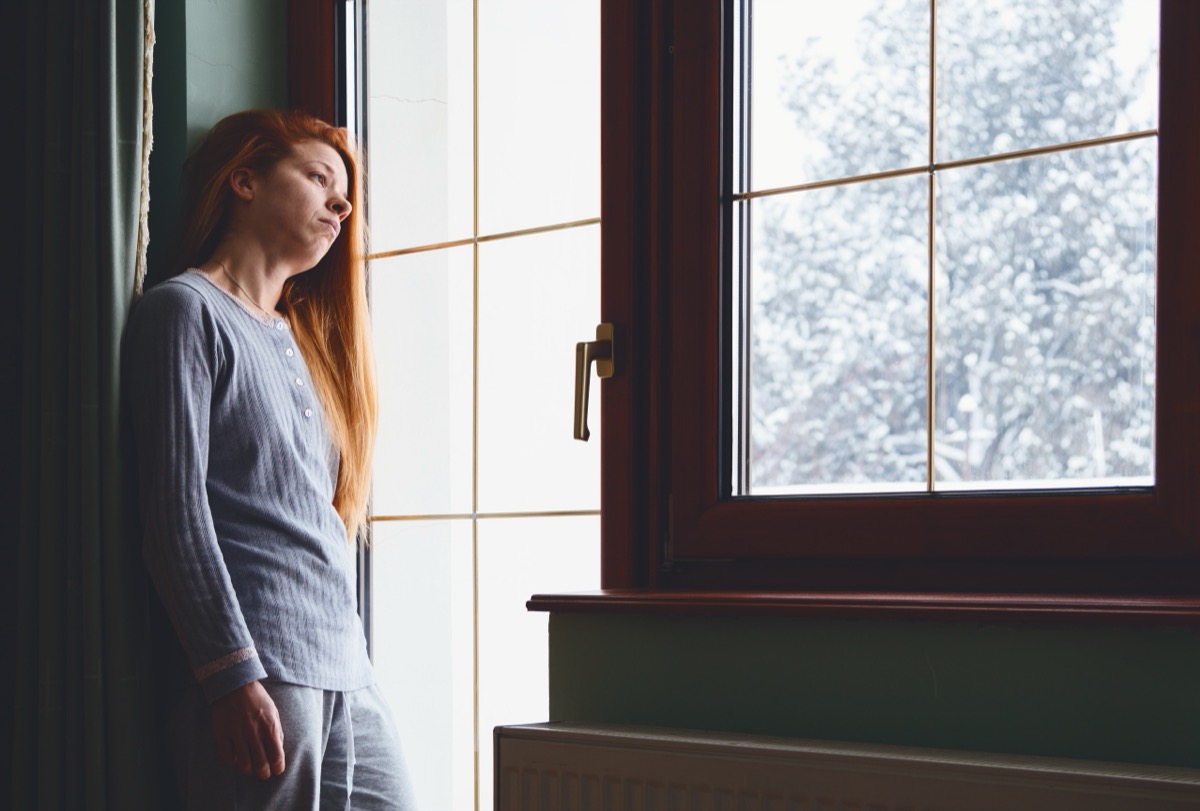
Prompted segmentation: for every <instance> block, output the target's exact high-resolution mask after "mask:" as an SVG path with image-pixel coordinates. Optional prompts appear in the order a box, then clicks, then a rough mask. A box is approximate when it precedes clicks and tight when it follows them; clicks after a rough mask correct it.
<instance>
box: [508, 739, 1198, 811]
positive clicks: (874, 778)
mask: <svg viewBox="0 0 1200 811" xmlns="http://www.w3.org/2000/svg"><path fill="white" fill-rule="evenodd" d="M495 744H496V745H495V750H494V751H495V758H496V763H495V773H494V774H495V781H496V791H495V807H496V808H497V809H498V810H499V811H655V810H657V809H662V810H663V811H668V810H669V811H735V810H736V811H760V810H761V811H1075V809H1078V810H1079V811H1159V810H1160V809H1161V810H1162V811H1168V809H1169V811H1184V809H1188V811H1200V770H1197V769H1182V768H1170V767H1157V766H1141V765H1137V764H1124V763H1102V762H1096V761H1085V760H1067V759H1059V758H1043V757H1023V756H1016V755H997V754H986V753H974V752H958V751H950V750H935V749H920V748H912V747H899V746H878V745H869V744H853V743H833V742H828V741H812V740H798V739H789V738H772V737H766V736H756V735H738V734H731V733H715V732H714V733H707V732H697V731H689V730H675V729H655V728H647V727H621V726H608V725H586V724H553V723H551V724H530V725H524V726H505V727H497V728H496V730H495Z"/></svg>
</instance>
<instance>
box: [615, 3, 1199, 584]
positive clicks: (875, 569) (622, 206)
mask: <svg viewBox="0 0 1200 811" xmlns="http://www.w3.org/2000/svg"><path fill="white" fill-rule="evenodd" d="M895 5H897V4H895V3H891V4H889V7H891V6H895ZM921 5H923V6H925V5H926V4H925V3H922V4H921ZM944 5H945V6H947V7H950V6H951V5H952V4H951V3H950V2H949V1H948V0H945V2H944ZM957 5H961V4H957ZM972 5H974V6H986V7H988V8H992V7H996V6H997V4H996V3H989V4H972ZM650 6H651V7H649V8H646V7H642V8H632V7H627V6H626V5H625V4H619V3H618V4H614V5H613V7H612V8H611V9H608V8H606V23H605V27H604V34H603V36H604V38H605V39H604V41H605V54H606V55H608V54H610V53H614V54H616V53H621V46H620V45H618V43H617V40H621V41H623V42H624V43H625V46H626V47H627V48H628V49H630V50H631V51H632V52H633V53H636V54H638V58H637V59H630V58H629V57H628V55H627V54H626V55H625V58H624V60H623V61H621V62H620V63H619V64H618V60H616V59H614V60H613V61H612V62H606V64H605V67H604V78H605V88H604V93H605V99H606V107H605V110H606V113H605V125H606V127H607V128H608V129H607V130H606V132H605V143H604V166H605V181H604V182H605V199H604V221H605V235H604V255H605V257H606V259H605V266H604V282H603V283H604V292H605V298H604V315H603V318H604V320H605V321H612V322H614V323H615V324H616V325H617V329H618V335H620V334H622V333H624V334H626V335H627V336H629V340H628V341H626V342H624V344H626V345H629V344H633V345H635V346H637V347H638V348H637V349H635V350H626V351H627V352H628V356H627V357H625V358H622V356H621V355H620V353H621V352H622V347H621V344H618V353H619V355H618V365H619V367H623V368H625V369H627V370H629V374H628V376H627V378H626V379H625V380H624V381H620V380H619V378H614V379H613V380H609V381H605V382H604V384H603V388H604V406H603V408H604V426H605V431H606V438H605V448H604V469H605V478H604V499H603V504H604V518H605V530H604V554H605V577H604V582H605V585H606V586H608V587H625V586H642V587H645V586H650V587H669V588H672V589H676V590H678V589H683V588H704V589H707V588H713V587H720V588H735V587H736V588H759V589H762V588H769V589H787V590H801V591H803V590H812V591H829V590H841V591H856V592H860V593H862V592H871V593H875V594H883V595H891V596H893V597H895V596H897V595H911V594H913V593H916V592H936V593H940V594H946V593H951V592H954V593H963V594H967V595H975V597H974V598H973V599H979V595H981V594H983V593H1006V594H1012V593H1026V594H1032V593H1040V594H1054V595H1060V596H1061V595H1063V594H1078V593H1084V594H1100V595H1103V594H1110V595H1111V594H1126V595H1128V594H1149V595H1164V594H1184V595H1186V594H1192V593H1194V592H1195V585H1194V584H1195V583H1196V582H1200V581H1197V579H1196V574H1197V559H1198V557H1200V533H1198V532H1197V514H1196V505H1195V501H1196V499H1195V498H1194V497H1193V496H1192V494H1193V493H1194V492H1195V488H1196V484H1197V481H1198V479H1197V469H1196V453H1195V451H1196V450H1197V448H1195V446H1194V444H1193V440H1192V439H1191V437H1192V436H1194V435H1195V430H1196V427H1197V426H1196V417H1195V416H1194V409H1192V408H1191V407H1190V406H1189V405H1188V403H1191V402H1195V401H1196V396H1197V395H1196V392H1195V390H1194V389H1193V385H1194V384H1193V383H1192V382H1191V381H1192V379H1194V378H1195V375H1194V374H1192V373H1191V372H1190V371H1189V370H1191V369H1195V368H1197V363H1198V361H1200V358H1197V357H1196V353H1197V350H1198V348H1200V347H1197V344H1196V342H1195V341H1194V340H1193V339H1191V338H1189V337H1187V336H1189V335H1191V334H1192V332H1193V331H1194V330H1195V325H1196V323H1197V316H1198V315H1200V313H1198V308H1200V298H1198V297H1197V290H1196V283H1195V281H1194V280H1192V279H1191V278H1189V276H1190V274H1189V273H1188V271H1187V267H1188V263H1189V261H1190V260H1189V259H1188V258H1187V257H1189V256H1193V255H1195V253H1196V250H1197V248H1198V247H1200V246H1198V245H1197V243H1196V237H1195V236H1194V235H1193V234H1192V228H1191V226H1190V225H1189V223H1190V222H1191V221H1192V220H1194V217H1195V211H1196V205H1195V203H1194V201H1193V199H1192V198H1193V197H1194V191H1193V190H1194V189H1195V188H1196V187H1197V184H1198V181H1200V178H1198V176H1197V161H1196V158H1195V157H1194V156H1193V155H1194V147H1193V146H1192V142H1193V141H1194V133H1195V131H1196V124H1197V121H1196V111H1197V109H1200V105H1198V104H1197V99H1196V98H1195V95H1196V90H1195V88H1194V86H1192V85H1191V84H1190V83H1188V82H1187V81H1186V77H1188V76H1191V75H1195V71H1196V70H1197V69H1198V68H1197V66H1196V64H1195V63H1194V62H1190V61H1189V60H1194V59H1195V57H1193V56H1191V54H1190V46H1189V45H1188V36H1187V34H1188V33H1190V34H1192V35H1194V34H1195V33H1197V26H1198V25H1200V17H1198V13H1197V10H1196V9H1195V8H1194V7H1193V6H1192V4H1188V3H1186V2H1177V0H1164V2H1162V3H1161V18H1162V40H1161V104H1160V115H1161V119H1160V124H1159V135H1158V148H1157V161H1158V172H1157V174H1158V181H1159V182H1158V197H1157V233H1156V234H1154V235H1149V236H1147V237H1146V240H1145V243H1146V244H1152V243H1154V240H1156V248H1157V270H1156V272H1157V297H1156V300H1155V304H1156V308H1157V312H1156V314H1155V317H1156V324H1155V326H1156V336H1157V337H1156V343H1155V358H1154V366H1155V368H1154V375H1155V385H1154V391H1155V398H1156V400H1155V405H1154V412H1153V413H1154V431H1155V439H1154V445H1153V448H1154V456H1153V462H1152V465H1151V464H1147V463H1145V462H1143V463H1142V464H1141V467H1138V468H1135V469H1133V470H1132V472H1130V473H1129V474H1128V477H1127V478H1126V477H1125V474H1124V473H1122V474H1121V475H1122V480H1121V481H1119V482H1117V484H1120V485H1122V486H1121V487H1113V486H1111V484H1112V483H1106V484H1104V485H1102V486H1096V485H1095V483H1094V482H1091V481H1088V482H1086V483H1082V482H1080V481H1073V482H1071V483H1070V484H1069V486H1067V487H1060V488H1058V489H1049V490H1046V489H1044V488H1042V489H1041V490H1039V491H1034V490H1031V489H1027V488H1026V486H1025V485H1024V484H1022V485H1021V487H1019V488H1010V487H1009V486H1008V485H1009V482H1008V480H1006V481H1005V482H1004V485H1003V486H996V485H995V483H993V484H992V485H991V486H989V487H988V488H987V489H988V490H989V491H990V492H977V491H975V490H973V489H971V488H969V487H963V486H958V487H948V488H945V491H936V490H934V491H933V492H931V491H930V488H929V487H928V486H927V481H928V479H929V478H930V475H929V471H928V470H925V471H923V474H924V475H923V476H916V477H914V479H915V483H916V485H917V487H916V488H914V489H916V490H917V491H918V492H916V493H894V492H892V493H888V494H885V495H869V496H864V495H853V496H849V495H847V496H843V495H836V496H835V495H829V494H826V493H822V494H815V495H811V496H808V497H806V498H802V499H800V498H795V497H791V496H788V497H784V496H763V495H755V494H754V488H753V487H752V486H751V487H748V488H744V489H743V490H742V491H741V492H747V491H748V492H749V495H746V496H735V495H734V494H735V493H736V492H738V490H737V489H736V488H737V484H738V482H737V476H736V471H737V470H738V465H737V464H735V463H734V461H733V458H732V453H731V451H730V450H729V449H732V448H734V447H735V446H736V444H737V442H738V441H739V440H741V439H742V438H743V437H742V435H740V434H739V432H738V430H737V426H738V423H737V421H736V419H735V416H736V409H735V405H737V404H738V403H737V401H736V398H735V397H733V396H732V392H733V391H735V390H736V389H735V387H734V386H733V381H734V380H735V373H736V372H738V371H739V367H738V364H737V362H736V361H737V358H738V355H737V353H736V352H735V349H736V342H735V341H733V340H732V339H731V337H729V336H732V335H734V334H735V333H734V331H732V330H730V331H728V332H727V331H726V330H725V327H726V326H727V325H729V324H731V323H733V322H734V321H735V319H736V316H737V315H738V312H737V310H736V309H735V304H736V302H737V295H736V294H737V293H738V292H739V291H740V290H741V287H740V286H739V285H738V284H737V283H736V281H735V280H736V278H737V277H736V275H735V274H734V273H733V272H732V271H733V268H735V267H736V262H735V260H736V259H737V258H738V257H737V251H736V250H735V248H734V246H735V242H734V240H732V239H731V235H732V234H734V233H735V229H734V225H736V224H737V223H736V222H735V218H734V209H735V208H736V206H735V205H734V204H733V202H732V200H733V199H734V196H733V195H734V191H735V188H734V186H733V182H734V178H735V177H736V174H737V172H736V170H738V169H739V168H740V167H739V166H738V165H737V163H736V162H735V160H734V159H733V154H734V150H733V149H731V145H732V144H733V142H735V141H736V139H737V138H738V137H739V132H738V130H737V129H736V128H735V127H733V126H732V124H733V123H734V122H735V121H736V118H735V117H734V116H733V115H732V112H731V111H732V110H734V109H735V108H734V107H733V102H734V100H735V99H736V98H737V95H738V94H739V93H741V92H743V91H744V88H742V87H741V86H740V85H739V84H738V83H737V82H736V81H735V76H736V73H735V71H734V70H733V67H734V63H735V60H736V58H737V55H738V49H737V45H738V42H737V41H736V40H735V37H734V32H735V30H736V23H737V19H736V15H735V9H736V5H735V4H734V3H732V2H720V0H708V1H707V2H705V3H703V4H699V3H687V4H681V3H678V2H668V1H667V0H663V2H658V3H653V4H650ZM926 7H927V8H928V6H926ZM925 13H926V15H928V13H929V12H928V11H926V12H925ZM629 31H633V32H638V33H636V34H629V33H628V32H629ZM623 32H624V33H623ZM639 36H640V37H642V39H641V40H639V39H638V37H639ZM639 42H641V43H643V47H642V49H641V50H639ZM922 47H923V48H925V49H928V45H925V46H922ZM622 110H624V111H626V112H625V113H624V114H622V112H621V111H622ZM610 111H612V113H611V114H610ZM1132 131H1137V128H1136V127H1135V128H1133V130H1132ZM917 140H918V142H919V141H920V139H919V138H918V139H917ZM1138 142H1143V143H1142V145H1141V146H1138V145H1136V144H1137V143H1138ZM1150 142H1152V139H1149V140H1148V139H1145V138H1139V139H1137V141H1134V140H1130V141H1124V140H1119V141H1118V142H1117V143H1114V144H1109V145H1106V146H1104V147H1099V146H1098V147H1096V149H1111V150H1115V151H1118V152H1120V151H1125V155H1126V156H1127V157H1123V158H1121V159H1120V160H1122V161H1125V162H1126V163H1128V164H1129V165H1131V166H1132V165H1134V164H1136V163H1137V162H1139V161H1140V162H1141V163H1142V164H1145V163H1146V161H1147V159H1146V158H1145V157H1144V154H1145V153H1144V152H1143V155H1142V156H1139V155H1138V153H1137V150H1138V149H1141V148H1143V147H1144V146H1145V145H1146V144H1147V143H1150ZM1003 148H1004V149H1006V150H1007V149H1008V148H1009V147H1003ZM1012 148H1024V145H1020V144H1018V145H1014V146H1013V147H1012ZM1129 150H1133V152H1132V153H1130V152H1129ZM1055 154H1058V153H1055ZM1093 154H1094V153H1093ZM1150 154H1153V150H1152V149H1151V152H1150ZM1076 157H1078V156H1076ZM1074 160H1075V158H1074V157H1068V156H1067V153H1063V154H1062V155H1060V156H1059V157H1057V158H1049V159H1047V160H1046V161H1043V162H1042V165H1043V166H1044V167H1046V168H1043V169H1040V170H1038V171H1040V172H1042V173H1043V174H1045V173H1047V172H1051V171H1053V172H1055V173H1058V174H1066V175H1070V176H1074V177H1076V178H1078V177H1081V176H1082V174H1083V172H1084V169H1083V168H1081V167H1079V166H1078V165H1072V161H1074ZM618 161H620V162H621V164H622V165H621V167H620V168H618V167H617V165H616V163H617V162H618ZM1152 163H1153V160H1152V159H1151V160H1150V164H1151V165H1152ZM906 165H907V164H906ZM988 165H989V166H991V165H992V164H990V163H989V164H988ZM629 166H636V167H641V168H642V169H644V171H643V172H642V173H641V174H637V175H635V176H634V177H630V176H629V172H628V169H627V167H629ZM1151 168H1152V166H1151ZM986 171H994V170H988V169H983V168H981V169H979V170H978V171H976V177H978V176H979V174H980V173H982V172H986ZM946 174H947V182H949V181H950V180H952V178H949V172H947V173H946ZM960 176H961V177H967V173H966V172H964V173H962V175H960ZM918 177H919V180H920V181H921V183H922V184H928V183H929V182H930V180H929V177H928V175H926V176H920V175H918ZM803 182H804V181H799V183H803ZM982 182H985V181H982V180H978V179H976V178H970V179H969V182H968V186H969V185H970V184H978V183H982ZM941 193H943V194H949V192H941ZM1122 193H1124V192H1122ZM610 205H611V206H612V208H611V209H610ZM1142 210H1143V211H1144V210H1145V207H1144V206H1143V207H1142ZM610 211H611V212H612V213H611V214H610ZM1138 216H1139V217H1141V216H1142V215H1140V214H1139V215H1138ZM751 227H752V228H753V227H754V226H753V225H752V226H751ZM919 231H920V229H919V228H918V232H919ZM925 248H926V250H928V244H926V246H925ZM918 253H919V252H918ZM938 256H939V257H940V256H941V255H940V254H939V255H938ZM610 258H612V259H613V261H610ZM1121 265H1122V268H1123V269H1124V270H1125V271H1129V269H1130V268H1137V267H1138V265H1137V263H1136V262H1129V261H1125V260H1122V263H1121ZM1132 273H1133V277H1132V278H1135V279H1144V271H1141V270H1136V269H1135V270H1133V271H1132ZM950 306H953V305H950ZM1138 323H1139V325H1141V324H1144V323H1145V319H1144V318H1142V319H1141V320H1140V321H1138ZM1139 328H1140V326H1139ZM915 343H916V345H918V346H919V344H920V340H917V341H916V342H915ZM967 354H969V353H964V354H963V357H964V358H965V357H966V355H967ZM1143 354H1146V352H1145V351H1143ZM623 359H624V360H625V361H626V363H625V364H622V363H621V361H622V360H623ZM964 362H965V360H964ZM1090 362H1092V361H1091V360H1089V363H1090ZM918 365H920V364H918ZM934 366H935V369H936V363H935V364H934ZM920 377H922V378H923V377H924V372H923V371H922V373H921V375H920ZM922 387H923V384H922ZM966 393H967V392H966V391H963V392H955V393H954V394H955V395H956V396H951V397H949V398H948V401H947V402H948V403H952V404H953V405H955V406H960V405H961V406H963V408H959V409H958V410H959V412H961V414H960V415H954V414H952V413H950V412H948V411H943V412H940V413H937V412H936V410H935V413H934V416H933V418H932V419H931V420H930V421H929V423H930V424H932V425H934V426H935V427H934V434H935V439H936V434H937V433H938V432H939V431H940V433H941V435H942V438H943V441H944V442H947V443H948V444H950V448H949V451H951V452H946V453H945V459H946V460H948V461H953V457H954V456H955V453H957V454H958V455H959V458H960V460H961V459H962V458H963V456H964V454H967V453H970V452H969V450H968V451H964V450H963V449H962V448H961V445H960V446H959V447H958V448H954V447H953V445H952V443H953V442H954V441H961V438H958V439H955V438H954V436H955V432H956V431H960V430H961V428H962V425H963V421H965V420H966V419H967V418H966V416H965V414H966V413H969V409H970V405H971V403H970V400H969V399H968V400H966V401H965V402H964V401H963V395H964V394H966ZM914 399H915V400H920V399H921V398H919V397H918V398H914ZM913 407H914V408H915V409H916V410H917V411H918V412H921V413H922V414H924V413H927V412H928V411H929V409H928V407H927V405H914V406H913ZM964 409H965V410H964ZM1141 413H1143V414H1144V413H1146V412H1145V410H1144V407H1143V411H1142V412H1141ZM951 417H954V422H953V423H951ZM939 420H940V423H939ZM860 422H867V421H866V420H862V421H860ZM1148 447H1149V445H1148V444H1146V445H1143V449H1144V448H1148ZM936 454H937V451H936V450H935V451H934V452H933V454H932V456H933V458H934V460H935V464H936V463H937V461H938V460H937V457H936ZM1076 455H1078V454H1076ZM1133 455H1134V456H1138V455H1139V454H1138V452H1136V451H1135V452H1134V453H1133ZM924 456H925V458H926V459H929V458H930V455H929V454H924ZM970 458H974V457H970ZM1068 458H1070V457H1068ZM1066 469H1067V471H1068V472H1069V470H1070V467H1069V465H1067V466H1066ZM962 470H963V469H962V468H961V467H960V468H959V470H958V471H956V472H955V473H956V475H957V476H958V477H959V478H958V479H957V481H960V482H961V476H962ZM1062 472H1063V468H1062V467H1060V468H1058V469H1057V470H1056V472H1055V473H1054V475H1052V476H1042V475H1040V474H1030V475H1029V478H1055V477H1058V478H1059V479H1061V478H1062V475H1061V474H1062ZM610 473H611V474H612V475H611V477H610ZM1024 475H1026V474H1017V475H1016V476H1015V477H1010V478H1015V479H1017V480H1020V479H1021V477H1022V476H1024ZM834 478H835V479H836V478H837V477H836V476H835V477H834ZM1080 478H1081V479H1082V478H1087V476H1081V477H1080ZM1151 482H1152V483H1151ZM835 483H837V482H835ZM897 489H902V488H897Z"/></svg>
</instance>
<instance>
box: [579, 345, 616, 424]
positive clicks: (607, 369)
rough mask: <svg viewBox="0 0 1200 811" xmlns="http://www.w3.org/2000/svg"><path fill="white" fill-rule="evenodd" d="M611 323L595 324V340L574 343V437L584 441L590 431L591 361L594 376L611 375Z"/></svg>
mask: <svg viewBox="0 0 1200 811" xmlns="http://www.w3.org/2000/svg"><path fill="white" fill-rule="evenodd" d="M615 355H616V353H615V352H614V351H613V325H612V324H597V325H596V340H594V341H580V342H579V343H577V344H575V438H576V439H581V440H583V441H584V442H587V441H588V437H590V436H591V435H592V432H591V431H589V430H588V424H587V414H588V394H589V392H590V387H589V380H590V378H591V366H592V361H595V362H596V376H597V377H599V378H601V379H604V378H609V377H612V376H613V358H614V357H615Z"/></svg>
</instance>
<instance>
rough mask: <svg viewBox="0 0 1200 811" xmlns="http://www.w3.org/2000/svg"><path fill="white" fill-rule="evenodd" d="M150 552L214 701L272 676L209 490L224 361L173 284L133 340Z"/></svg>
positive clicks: (151, 302) (142, 316) (198, 305)
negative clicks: (221, 539) (222, 542)
mask: <svg viewBox="0 0 1200 811" xmlns="http://www.w3.org/2000/svg"><path fill="white" fill-rule="evenodd" d="M126 352H127V354H128V358H127V360H128V366H127V373H128V375H129V382H130V385H129V387H128V389H127V394H128V396H129V397H130V399H131V413H132V415H133V424H132V429H133V432H134V434H135V441H136V445H137V449H138V453H137V462H138V479H139V482H138V484H139V492H140V504H141V514H142V519H143V532H144V535H143V555H144V557H145V560H146V566H147V568H148V569H149V571H150V575H151V578H152V579H153V581H154V584H155V587H156V589H157V591H158V594H159V596H160V597H161V599H162V602H163V604H164V606H165V607H166V610H167V613H168V615H169V616H170V619H171V622H172V624H173V626H174V628H175V631H176V633H177V635H178V636H179V639H180V641H181V642H182V644H183V648H184V651H185V653H186V654H187V657H188V660H189V661H190V663H191V666H192V668H193V672H194V673H195V676H196V679H197V681H198V682H199V683H200V686H201V687H202V688H203V690H204V693H205V695H206V697H207V698H208V700H209V702H210V703H212V702H214V701H216V700H217V699H218V698H220V697H221V696H223V695H225V694H226V693H228V692H230V691H231V690H234V689H235V688H238V687H241V686H242V685H245V684H248V683H249V682H252V681H255V680H258V679H261V678H264V677H265V676H266V675H267V674H266V672H265V671H264V669H263V666H262V663H261V662H260V661H259V657H258V653H257V651H256V650H255V648H254V641H253V639H252V638H251V636H250V632H249V630H248V629H247V627H246V622H245V619H244V618H243V616H242V612H241V609H240V607H239V605H238V601H237V595H236V594H235V592H234V589H233V586H232V583H231V581H230V578H229V572H228V571H227V569H226V567H225V560H224V558H223V556H222V554H221V549H220V547H219V546H218V543H217V536H216V531H215V529H214V526H213V518H212V514H211V512H210V509H209V502H208V496H207V488H206V477H207V469H208V449H209V431H210V426H209V414H210V404H211V401H212V397H213V393H214V390H215V388H216V386H217V382H218V378H219V375H220V373H221V366H222V364H223V361H224V358H223V349H222V345H221V341H220V339H219V335H218V332H217V328H216V324H215V322H214V321H213V318H212V315H211V313H210V312H209V311H208V310H207V308H206V307H205V306H204V302H203V300H202V298H201V296H200V295H199V294H198V293H197V292H196V291H194V290H192V289H190V288H189V287H187V286H186V285H183V284H172V283H169V282H168V283H165V284H164V285H161V286H160V287H159V288H156V289H154V290H152V291H150V292H149V293H148V294H147V295H146V297H145V298H144V299H143V300H142V301H141V302H140V303H139V304H138V305H137V306H136V307H135V308H134V311H133V313H132V316H131V319H130V324H129V333H128V335H127V339H126Z"/></svg>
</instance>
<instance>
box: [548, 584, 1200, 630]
mask: <svg viewBox="0 0 1200 811" xmlns="http://www.w3.org/2000/svg"><path fill="white" fill-rule="evenodd" d="M526 607H527V608H528V609H529V610H530V611H549V612H552V613H571V614H650V615H656V616H707V617H813V618H817V617H824V618H859V619H875V620H892V619H895V620H918V619H935V620H975V621H1022V622H1024V621H1037V622H1045V621H1050V622H1070V623H1080V622H1082V623H1091V624H1097V623H1098V624H1125V623H1137V624H1153V625H1196V626H1200V597H1194V596H1159V595H1154V596H1136V595H1119V596H1112V595H1086V594H1080V595H1060V594H1053V595H1045V594H879V593H865V592H864V593H859V592H767V591H665V590H653V589H604V590H600V591H588V592H578V593H573V594H535V595H533V597H531V598H530V599H529V601H528V602H527V603H526Z"/></svg>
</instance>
